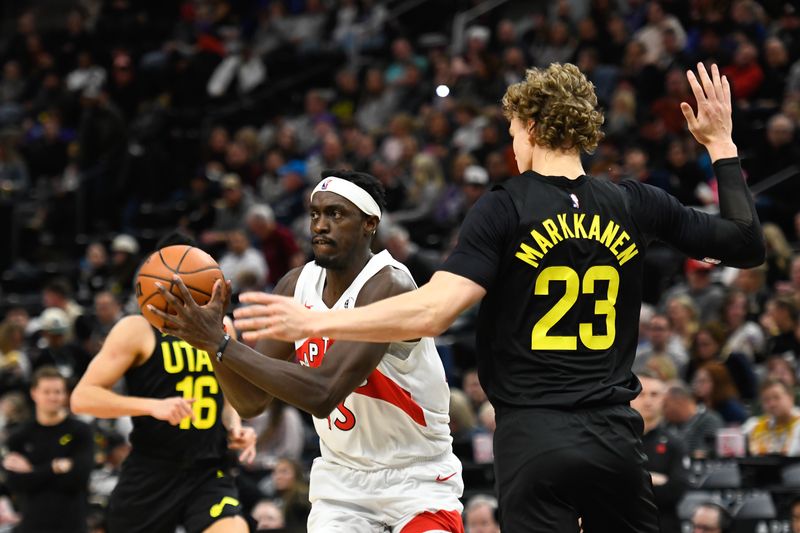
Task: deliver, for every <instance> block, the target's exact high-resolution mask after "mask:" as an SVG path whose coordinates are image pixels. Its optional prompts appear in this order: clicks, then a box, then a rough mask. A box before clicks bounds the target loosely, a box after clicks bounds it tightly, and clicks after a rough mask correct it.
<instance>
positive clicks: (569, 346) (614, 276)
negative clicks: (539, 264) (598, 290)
mask: <svg viewBox="0 0 800 533" xmlns="http://www.w3.org/2000/svg"><path fill="white" fill-rule="evenodd" d="M551 281H563V282H564V286H565V290H564V295H563V296H562V297H561V299H559V300H558V301H557V302H556V304H555V305H554V306H553V307H552V308H551V309H550V310H549V311H548V312H547V313H545V315H544V316H543V317H542V318H540V319H539V321H538V322H536V325H534V326H533V331H532V332H531V349H532V350H575V349H577V347H578V340H577V338H576V337H575V336H574V335H548V334H547V332H548V331H550V328H552V327H553V326H555V325H556V324H557V323H558V321H559V320H561V319H562V318H563V317H564V315H566V314H567V312H568V311H569V310H570V309H571V308H572V306H573V305H575V302H577V301H578V295H579V292H580V293H582V294H594V291H595V287H594V284H595V281H607V282H608V294H607V295H606V296H607V297H606V299H605V300H597V301H596V302H595V305H594V313H595V314H596V315H605V317H606V333H605V335H595V334H594V332H593V331H592V324H591V323H587V322H582V323H581V324H580V325H579V326H578V335H579V336H580V338H581V342H582V343H583V344H584V345H585V346H586V347H587V348H589V349H590V350H607V349H608V348H610V347H611V345H612V344H614V337H615V336H616V318H617V311H616V309H615V308H614V304H616V303H617V294H618V292H619V273H618V272H617V269H615V268H614V267H612V266H607V265H596V266H593V267H591V268H589V270H587V271H586V274H585V275H584V276H583V283H581V282H580V280H579V279H578V273H577V272H575V271H574V270H573V269H571V268H569V267H566V266H552V267H547V268H545V269H544V270H542V272H541V273H540V274H539V277H538V278H536V288H535V289H534V294H536V295H537V296H546V295H549V294H550V282H551Z"/></svg>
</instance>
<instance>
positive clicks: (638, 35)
mask: <svg viewBox="0 0 800 533" xmlns="http://www.w3.org/2000/svg"><path fill="white" fill-rule="evenodd" d="M477 3H479V2H477V1H468V0H461V1H459V0H452V1H451V2H433V3H430V2H428V3H424V4H436V5H423V7H421V8H418V9H424V10H426V11H425V16H424V17H420V16H419V12H415V11H413V10H412V12H411V13H407V14H405V17H406V18H403V17H400V18H396V17H395V18H393V17H392V11H391V9H392V7H393V6H394V5H396V3H384V2H380V1H378V0H340V1H334V0H330V1H328V0H271V1H267V0H264V1H261V2H237V1H235V0H186V1H183V2H160V3H159V2H147V3H139V2H133V1H129V0H106V1H102V0H84V1H78V2H75V4H74V5H71V6H69V9H68V11H67V12H66V13H64V16H61V17H55V18H54V17H50V18H48V16H47V15H48V13H46V12H44V11H43V10H39V11H37V10H36V9H23V8H20V11H19V14H18V18H17V20H16V29H15V31H14V32H13V33H11V34H9V35H8V36H7V37H6V38H5V39H3V40H2V43H0V44H1V46H0V63H2V71H1V72H0V205H2V206H3V211H4V213H3V215H0V230H2V231H0V242H2V243H3V246H4V250H6V249H7V250H8V253H4V254H2V255H3V257H0V269H5V270H4V273H3V277H2V285H0V300H2V305H0V316H1V317H2V322H0V421H1V422H0V438H1V439H3V440H6V439H7V438H8V435H10V434H11V433H12V432H13V430H14V428H16V427H20V426H21V425H23V424H24V423H25V421H26V420H28V419H29V418H30V416H31V403H30V400H29V396H28V391H29V388H30V384H31V377H32V375H33V373H34V372H36V371H37V369H41V368H42V367H49V366H54V367H56V368H57V369H58V370H59V372H60V373H61V375H63V376H64V377H65V378H66V379H67V382H68V384H74V383H75V381H76V380H77V379H78V378H79V377H80V376H81V374H82V372H83V370H84V369H85V368H86V366H87V364H88V362H89V361H90V360H91V358H92V356H93V355H94V354H95V353H97V351H98V349H99V346H100V345H101V344H102V341H103V339H104V336H105V335H106V334H107V332H108V331H109V329H110V328H111V326H113V324H114V323H115V322H116V321H117V320H118V319H119V318H120V317H122V316H123V315H124V314H126V313H134V312H136V311H137V310H136V306H135V302H133V301H132V299H131V290H132V285H133V283H132V282H133V278H134V276H135V272H136V268H137V266H138V264H139V262H140V261H141V260H142V259H143V257H146V255H148V254H149V253H150V252H151V251H152V247H153V245H154V243H155V242H156V241H157V240H158V238H160V237H162V236H163V234H165V233H167V232H170V231H176V230H177V231H180V232H182V233H184V234H186V235H189V236H191V237H193V238H195V239H196V241H197V242H198V243H199V245H200V246H202V247H203V248H205V249H206V250H207V251H209V252H210V253H212V254H213V255H214V257H216V258H217V259H218V260H219V262H220V265H221V267H222V269H223V271H224V273H225V275H226V277H227V278H230V279H231V280H232V281H233V287H234V291H235V292H236V293H239V292H241V291H245V290H270V288H271V287H272V286H274V284H275V283H276V282H277V280H278V279H280V278H281V276H283V275H284V274H285V273H286V272H287V271H288V270H289V269H291V268H293V267H295V266H298V265H301V264H303V263H304V262H305V261H307V260H308V259H309V258H310V246H309V245H310V237H309V224H308V218H307V216H306V214H305V208H306V205H307V199H308V193H309V191H310V190H311V188H312V187H313V186H314V185H315V184H316V183H317V182H318V181H319V179H320V177H321V176H324V169H328V168H352V169H355V170H360V171H365V172H369V173H371V174H373V175H375V176H376V177H377V178H378V179H380V181H381V182H382V183H383V186H384V188H385V189H386V194H387V205H388V213H387V216H386V217H385V218H384V220H383V222H382V224H381V229H380V232H379V235H378V239H377V240H376V247H377V248H386V249H388V250H389V251H390V252H391V253H392V254H393V255H394V256H395V257H396V258H397V259H399V260H400V261H402V262H404V263H405V264H406V265H407V266H408V267H409V269H410V270H411V272H412V274H413V275H414V277H415V279H416V281H417V283H418V284H420V285H421V284H423V283H425V282H426V281H427V280H428V279H429V278H430V276H431V275H432V274H433V272H434V271H435V269H436V268H437V266H438V265H439V264H440V263H441V261H442V259H443V257H446V255H447V253H448V250H449V249H450V248H451V246H452V245H453V243H454V242H455V239H457V234H458V227H459V224H460V222H461V221H462V220H463V218H464V216H465V213H466V212H467V211H468V210H469V208H470V207H471V206H472V205H473V204H474V203H475V202H476V201H477V200H478V199H479V198H480V196H481V195H482V194H483V193H484V192H486V191H487V190H489V189H490V188H491V187H492V185H493V184H495V183H499V182H502V181H503V180H505V179H507V178H508V177H509V176H511V175H513V174H515V173H516V165H515V162H514V158H513V152H512V151H511V148H510V138H509V135H508V132H507V128H508V125H507V122H506V121H505V120H504V119H503V117H502V114H501V112H500V107H499V102H500V99H501V97H502V95H503V93H504V91H505V88H506V87H507V85H508V84H510V83H514V82H517V81H520V80H521V79H523V78H524V76H525V70H526V68H528V67H531V66H538V67H542V66H546V65H548V64H550V63H551V62H573V63H575V64H577V65H578V66H579V67H580V69H581V70H582V71H583V72H584V73H585V74H586V76H587V77H588V78H589V79H590V80H591V81H592V82H593V83H594V85H595V87H596V91H597V95H598V98H599V103H600V106H601V107H602V109H603V110H604V112H605V126H604V131H605V138H604V139H603V141H602V142H601V143H600V146H599V148H598V149H597V151H596V152H595V153H594V154H591V155H586V156H585V159H584V168H585V169H586V171H587V173H588V174H590V175H592V176H595V177H596V178H597V179H608V180H612V181H615V182H618V181H620V180H625V179H633V180H639V181H642V182H645V183H649V184H651V185H654V186H657V187H661V188H663V189H665V190H667V191H668V192H670V193H671V194H673V195H674V196H676V197H677V198H678V199H679V200H680V201H681V202H683V203H684V204H687V205H692V206H696V207H697V208H699V209H703V210H706V211H710V212H713V211H715V209H716V191H715V185H716V184H715V180H714V176H713V172H712V168H711V164H710V160H709V158H708V156H707V154H706V153H704V151H703V150H702V149H700V148H699V145H698V144H697V143H696V142H695V141H694V140H693V139H692V137H691V135H689V134H688V132H687V130H686V127H685V122H684V118H683V115H682V113H681V111H680V108H679V103H680V102H681V101H687V102H690V103H693V102H694V98H693V96H692V94H691V91H690V89H689V87H688V84H687V82H686V78H685V71H686V70H687V69H688V68H691V67H692V66H693V65H694V64H695V63H696V62H698V61H703V62H707V63H717V64H718V65H719V66H720V67H721V70H722V72H723V74H725V75H726V76H727V77H728V78H729V80H730V82H731V85H732V90H733V98H734V108H735V110H734V136H735V142H736V144H737V146H738V148H739V151H740V154H741V159H742V165H743V168H744V170H745V173H746V176H747V179H748V181H749V183H750V184H751V186H753V187H755V188H756V189H759V194H758V195H757V196H756V203H757V207H758V210H759V214H760V215H761V219H762V222H763V223H764V224H763V225H764V232H765V237H766V241H767V246H768V250H767V261H766V263H765V264H764V265H762V266H760V267H757V268H754V269H750V270H735V269H730V268H726V267H722V266H715V265H712V264H709V263H704V262H700V261H696V260H692V259H687V258H685V257H682V256H681V255H679V254H678V253H677V252H675V251H674V250H672V249H670V248H667V247H666V246H664V245H660V244H658V243H655V244H654V245H653V246H652V247H651V248H650V249H649V250H648V256H647V257H648V259H647V265H646V274H647V277H646V284H645V291H644V294H645V299H646V302H647V303H646V304H645V305H644V306H643V308H642V315H641V325H640V345H639V350H638V353H637V357H636V363H635V367H634V370H635V371H636V372H637V373H638V374H639V375H640V376H642V381H643V382H648V381H650V380H653V381H655V382H657V384H656V385H654V386H653V387H651V389H652V388H655V389H658V390H657V391H656V393H654V398H655V399H652V398H651V399H650V400H648V401H649V402H650V405H649V406H645V407H644V408H643V409H644V410H646V411H647V412H648V413H649V414H648V415H647V416H646V415H645V413H643V417H644V418H645V429H646V431H647V432H648V433H649V432H650V431H651V430H652V431H656V430H658V431H659V432H663V435H664V439H667V438H668V439H669V442H670V443H673V444H674V445H675V446H676V447H677V448H676V449H677V450H678V452H676V453H677V455H676V456H677V457H683V456H684V455H688V456H689V457H691V458H692V459H693V460H695V461H701V460H707V459H713V458H715V457H716V455H717V453H718V446H717V445H718V442H717V433H718V430H719V429H720V428H725V427H731V426H732V427H740V428H741V431H743V432H744V433H745V434H746V435H747V436H748V437H749V438H748V440H747V447H748V452H749V454H751V455H765V454H778V455H784V456H795V455H800V407H798V404H797V401H798V399H800V396H798V394H800V384H799V383H798V371H797V367H796V364H797V362H798V361H797V358H798V357H800V323H799V322H800V204H798V200H797V199H798V198H800V186H799V185H798V183H800V181H798V178H797V176H796V174H797V173H798V172H800V170H798V168H797V166H798V165H800V144H799V143H798V138H797V135H796V133H795V130H796V128H797V127H798V125H800V11H797V8H796V7H795V6H794V5H793V4H792V3H783V2H781V1H777V0H775V1H764V2H755V1H753V0H733V1H732V2H708V1H705V0H692V1H690V2H684V1H676V0H662V1H656V0H627V1H623V0H591V1H588V0H587V1H581V0H561V1H559V2H552V3H550V2H542V3H537V5H536V6H531V5H530V4H531V3H530V2H514V1H510V2H507V3H506V5H504V6H501V7H499V8H496V9H494V10H491V11H489V12H488V13H487V14H486V15H483V16H482V17H480V18H478V19H477V20H475V21H473V23H472V25H470V26H469V27H468V28H467V30H466V32H465V34H464V42H463V43H456V42H453V41H452V40H451V38H450V32H451V30H452V26H451V24H452V20H453V15H454V14H455V13H456V12H458V11H462V10H464V9H467V8H469V7H472V6H473V5H475V4H477ZM63 4H64V3H63V2H62V3H61V4H59V5H60V6H61V7H62V8H63V7H64V6H63ZM438 15H441V16H438ZM422 18H424V19H425V21H422V20H421V19H422ZM459 45H461V46H459ZM473 319H474V315H473V314H471V313H467V314H466V315H465V316H463V317H461V319H460V320H459V321H458V322H457V323H456V324H455V325H454V326H453V328H451V330H449V331H448V332H447V333H446V334H445V335H443V336H442V337H441V338H439V339H437V344H438V347H439V351H440V354H441V356H442V359H443V361H444V363H445V367H446V371H447V374H448V378H449V382H450V383H451V385H452V399H451V427H452V431H453V436H454V447H455V449H456V452H457V453H458V455H459V456H460V457H461V459H462V460H463V461H464V463H465V480H466V482H467V494H466V495H465V496H467V497H473V496H474V497H475V498H477V499H476V500H474V501H473V502H471V503H470V504H469V505H468V506H467V510H466V514H465V516H466V517H467V526H468V528H469V531H471V532H476V531H499V529H498V528H497V524H496V522H495V520H494V517H493V509H494V508H495V507H496V502H494V501H493V500H492V499H491V498H490V497H485V496H481V495H479V493H481V492H491V487H492V479H491V475H490V470H491V469H490V468H489V470H488V471H487V470H486V468H485V466H486V465H487V464H490V463H491V461H492V455H491V438H490V436H491V434H492V432H493V429H494V412H493V410H492V407H491V405H490V404H489V403H488V402H487V401H486V396H485V395H484V393H483V391H482V389H481V387H480V383H479V382H478V380H477V375H476V373H475V371H474V367H475V363H476V358H477V356H478V354H476V353H475V346H474V341H473V333H474V331H473V329H472V324H473ZM647 388H648V387H646V390H647ZM643 401H644V400H643ZM648 416H650V420H649V421H648ZM250 423H251V424H253V426H254V427H255V428H256V430H257V432H258V433H259V444H258V451H259V453H258V457H257V459H256V461H255V463H254V465H252V466H242V468H241V471H242V474H241V476H240V485H241V489H242V499H243V502H245V503H246V505H247V507H248V509H250V510H252V513H253V516H255V517H256V520H258V521H259V523H260V524H261V527H262V528H270V527H271V528H278V527H283V526H282V525H281V524H283V525H284V526H286V527H295V526H297V525H298V524H302V523H303V522H304V516H305V513H307V511H308V503H307V490H308V489H307V485H306V484H305V483H306V481H305V476H306V474H307V467H308V461H309V460H310V459H311V458H313V456H314V454H315V453H316V446H317V444H316V442H315V441H316V439H315V435H314V433H313V429H312V428H311V426H310V424H309V418H308V415H306V414H305V413H301V412H299V411H298V410H296V409H295V408H293V407H291V406H288V405H284V404H282V403H280V402H278V401H275V402H273V404H272V405H271V406H270V408H269V409H268V411H267V412H265V413H264V414H263V415H262V416H260V417H258V418H257V419H254V420H251V421H250ZM93 427H94V428H95V432H96V437H95V444H94V445H95V461H96V465H95V468H94V469H93V470H92V473H91V477H90V485H89V487H90V490H89V500H90V502H91V503H92V504H93V505H94V506H95V507H96V508H97V509H102V508H103V506H104V505H105V503H106V501H107V497H108V494H109V493H110V491H111V490H112V489H113V486H114V480H115V476H116V473H117V472H118V471H119V466H120V464H121V461H122V460H123V459H124V456H125V453H126V450H127V444H126V440H125V435H126V431H128V430H129V424H128V423H126V421H124V420H119V421H112V422H109V421H95V422H94V426H93ZM660 434H661V433H659V435H660ZM659 438H660V437H659ZM656 441H657V442H656V443H655V444H654V446H655V447H658V446H659V443H661V441H660V440H658V439H656ZM646 442H647V439H646ZM665 442H666V441H665ZM670 446H672V444H671V445H670ZM659 449H660V448H659ZM679 463H680V464H679V465H678V466H679V467H680V468H685V466H682V465H683V462H682V461H679ZM669 465H670V466H669V467H670V468H673V467H674V466H675V465H674V464H673V463H669ZM680 468H679V469H680ZM653 472H654V484H655V485H656V487H657V496H659V495H660V496H659V502H660V503H663V505H665V506H671V507H670V510H669V511H665V512H671V513H673V514H674V513H675V512H676V511H675V508H676V505H677V502H678V500H679V499H680V496H681V495H682V494H683V493H684V492H685V490H686V487H687V486H688V479H689V475H688V474H689V473H688V471H687V472H683V470H680V472H679V473H678V474H675V475H677V476H678V477H675V478H672V479H670V476H672V475H673V473H674V472H672V471H660V470H658V469H657V467H654V470H653ZM676 472H677V471H676ZM681 472H682V473H681ZM655 474H658V476H657V475H655ZM659 476H660V477H659ZM663 478H667V479H666V480H665V479H663ZM676 483H677V486H676ZM665 485H666V486H667V487H668V488H669V489H670V490H660V489H659V487H662V486H665ZM659 490H660V492H659ZM476 494H478V496H476ZM8 496H9V497H7V498H4V499H0V524H12V523H14V522H15V520H17V518H18V517H17V516H16V515H15V511H14V506H13V497H14V494H13V491H12V493H10V494H9V495H8ZM661 496H663V498H662V497H661ZM9 498H10V499H9ZM471 516H472V517H474V520H475V521H474V522H473V523H472V525H470V517H471ZM98 520H99V519H98ZM100 523H101V522H100V521H98V522H97V524H100ZM479 523H480V524H483V525H479ZM300 527H302V526H300ZM97 528H98V529H97V531H100V530H101V529H100V528H101V525H97ZM492 528H494V529H492Z"/></svg>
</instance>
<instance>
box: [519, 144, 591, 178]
mask: <svg viewBox="0 0 800 533" xmlns="http://www.w3.org/2000/svg"><path fill="white" fill-rule="evenodd" d="M531 170H533V171H534V172H538V173H539V174H541V175H543V176H564V177H566V178H569V179H571V180H574V179H576V178H578V177H579V176H583V175H584V174H586V172H585V171H584V170H583V165H582V164H581V156H580V153H579V152H578V151H577V150H568V151H567V150H550V149H548V148H543V147H541V146H535V147H534V149H533V152H532V153H531Z"/></svg>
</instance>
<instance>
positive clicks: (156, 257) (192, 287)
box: [136, 245, 224, 329]
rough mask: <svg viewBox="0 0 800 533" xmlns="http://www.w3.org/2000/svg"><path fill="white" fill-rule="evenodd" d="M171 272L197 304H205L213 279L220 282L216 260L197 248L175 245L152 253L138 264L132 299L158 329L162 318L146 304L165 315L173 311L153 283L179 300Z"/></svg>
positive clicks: (179, 296)
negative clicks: (177, 277) (159, 285)
mask: <svg viewBox="0 0 800 533" xmlns="http://www.w3.org/2000/svg"><path fill="white" fill-rule="evenodd" d="M175 275H178V276H179V277H180V278H181V279H182V280H183V283H184V284H185V285H186V287H187V288H188V289H189V292H190V293H191V295H192V298H194V301H195V302H197V304H198V305H205V304H206V303H208V301H209V300H210V299H211V293H212V291H213V289H214V283H216V282H217V280H222V281H224V278H223V276H222V270H220V268H219V265H218V264H217V262H216V261H214V258H213V257H211V256H210V255H208V254H207V253H206V252H204V251H203V250H201V249H200V248H195V247H192V246H186V245H177V246H167V247H166V248H162V249H161V250H157V251H155V252H153V253H152V254H151V255H150V257H148V258H147V259H146V260H145V261H144V263H142V266H141V268H140V269H139V273H138V274H137V276H136V300H137V302H138V303H139V308H140V309H141V310H142V315H143V316H144V317H145V318H146V319H147V321H148V322H150V324H152V325H153V326H154V327H156V328H158V329H161V328H163V327H164V326H165V324H164V320H163V319H162V318H160V317H158V316H156V315H155V314H154V313H152V312H151V311H149V310H148V309H147V306H148V305H152V306H153V307H155V308H156V309H159V310H161V311H163V312H165V313H167V314H174V313H172V312H171V311H170V307H169V304H167V302H166V300H165V299H164V297H163V296H161V294H160V293H159V292H158V288H157V287H156V283H160V284H161V285H162V286H163V287H165V288H166V289H167V290H169V292H171V293H172V294H174V295H175V296H176V297H177V298H179V299H180V298H181V293H180V289H179V287H178V286H177V285H175V282H174V281H173V277H174V276H175Z"/></svg>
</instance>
